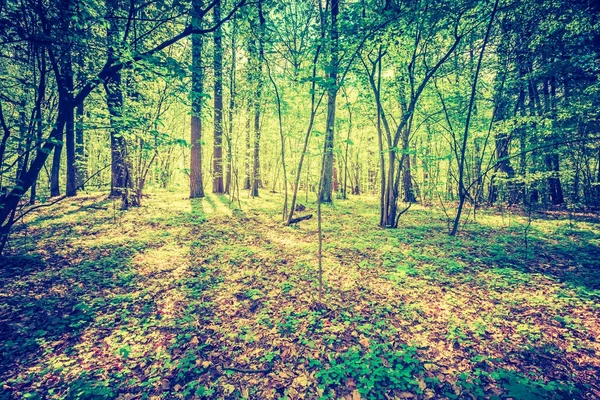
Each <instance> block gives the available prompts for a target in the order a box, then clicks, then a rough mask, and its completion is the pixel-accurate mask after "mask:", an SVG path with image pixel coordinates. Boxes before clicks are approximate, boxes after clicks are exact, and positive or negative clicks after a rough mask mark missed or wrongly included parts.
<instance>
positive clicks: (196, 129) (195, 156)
mask: <svg viewBox="0 0 600 400" xmlns="http://www.w3.org/2000/svg"><path fill="white" fill-rule="evenodd" d="M201 10H202V0H194V1H193V4H192V11H193V14H192V25H193V26H194V27H197V28H200V27H201V20H200V17H199V15H200V12H201ZM203 96H204V72H203V71H202V36H201V35H199V34H193V35H192V92H191V100H192V119H191V132H190V141H191V145H192V147H191V150H190V198H192V199H195V198H201V197H204V186H203V183H202V105H203Z"/></svg>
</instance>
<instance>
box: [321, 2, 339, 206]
mask: <svg viewBox="0 0 600 400" xmlns="http://www.w3.org/2000/svg"><path fill="white" fill-rule="evenodd" d="M340 1H341V0H331V30H330V39H331V59H330V63H329V70H330V72H329V87H328V89H327V122H326V127H325V148H324V150H323V151H324V158H323V176H322V177H321V179H322V186H323V187H322V190H321V192H320V196H321V197H320V200H321V202H323V203H331V200H332V191H333V182H332V180H333V145H334V136H335V132H334V131H335V105H336V104H335V103H336V98H337V91H338V87H337V85H338V81H337V69H338V26H337V25H338V24H337V18H338V14H339V6H340Z"/></svg>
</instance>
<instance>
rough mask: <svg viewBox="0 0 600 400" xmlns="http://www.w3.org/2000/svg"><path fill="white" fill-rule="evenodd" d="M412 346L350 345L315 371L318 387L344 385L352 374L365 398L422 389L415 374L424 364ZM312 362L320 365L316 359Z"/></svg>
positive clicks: (383, 397)
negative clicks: (329, 362) (393, 347)
mask: <svg viewBox="0 0 600 400" xmlns="http://www.w3.org/2000/svg"><path fill="white" fill-rule="evenodd" d="M416 356H417V349H416V348H415V347H408V346H405V347H402V348H401V349H399V350H393V349H392V348H391V346H390V345H388V344H373V345H371V346H369V347H368V348H365V347H363V346H358V345H357V346H352V347H350V348H349V349H348V350H347V351H346V352H344V353H341V354H338V355H336V356H334V358H333V359H331V364H330V365H329V366H328V367H325V368H323V369H321V370H319V371H317V373H316V374H315V377H316V378H317V380H318V382H319V385H320V387H321V388H322V389H323V390H324V391H325V393H326V394H327V389H334V390H335V389H336V388H338V387H340V386H343V385H345V384H346V383H347V381H348V380H349V379H350V378H352V379H353V380H354V382H355V383H356V389H357V390H358V392H359V393H360V395H361V396H362V398H365V399H374V400H377V399H385V398H386V393H388V394H389V391H390V390H398V391H410V392H413V393H421V388H420V387H419V382H418V377H419V376H420V375H422V374H423V372H424V368H423V365H422V364H421V362H420V361H419V360H418V359H417V358H416ZM310 363H311V365H314V366H318V367H323V366H322V365H321V362H320V361H318V360H310Z"/></svg>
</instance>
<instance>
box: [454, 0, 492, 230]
mask: <svg viewBox="0 0 600 400" xmlns="http://www.w3.org/2000/svg"><path fill="white" fill-rule="evenodd" d="M498 2H499V0H496V1H495V2H494V9H493V10H492V15H491V16H490V21H489V23H488V26H487V30H486V32H485V37H484V39H483V45H482V46H481V52H480V53H479V59H478V60H477V68H476V69H475V74H474V76H473V84H472V86H471V97H470V99H469V109H468V111H467V118H466V121H465V130H464V132H463V137H462V144H461V151H460V160H459V163H458V210H457V211H456V217H455V218H454V224H453V225H452V230H451V231H450V236H455V235H456V233H457V232H458V224H459V222H460V217H461V214H462V210H463V207H464V204H465V200H466V198H467V189H466V187H465V182H464V171H465V155H466V150H467V139H468V137H469V124H470V122H471V115H472V112H473V107H474V105H475V97H476V94H477V81H478V78H479V72H480V70H481V63H482V61H483V53H484V52H485V48H486V45H487V43H488V40H489V37H490V31H491V30H492V24H493V23H494V17H495V16H496V10H497V9H498Z"/></svg>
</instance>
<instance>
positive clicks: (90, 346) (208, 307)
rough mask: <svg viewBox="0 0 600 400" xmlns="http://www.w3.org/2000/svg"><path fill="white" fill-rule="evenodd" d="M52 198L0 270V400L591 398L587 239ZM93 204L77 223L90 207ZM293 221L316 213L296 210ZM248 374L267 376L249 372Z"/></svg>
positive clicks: (594, 327)
mask: <svg viewBox="0 0 600 400" xmlns="http://www.w3.org/2000/svg"><path fill="white" fill-rule="evenodd" d="M262 196H263V197H261V198H258V199H245V200H243V201H242V210H234V211H231V210H230V209H229V208H228V206H227V201H226V199H224V198H221V197H217V196H209V197H207V198H205V199H200V200H192V201H190V200H189V199H187V198H184V197H183V196H182V195H181V194H177V193H170V192H158V193H156V194H153V195H151V196H150V197H149V198H148V199H147V200H146V203H145V204H146V205H145V207H143V208H140V209H133V210H130V211H128V212H121V211H119V210H118V209H117V208H116V207H114V206H113V203H112V201H111V200H107V199H106V197H105V196H102V195H93V194H92V195H87V196H81V197H78V198H76V199H73V200H67V201H66V202H64V203H62V204H61V205H60V206H58V207H56V208H54V209H52V210H44V211H43V212H41V213H40V214H37V215H35V216H31V217H30V218H29V219H28V220H27V221H26V224H24V225H20V226H19V227H17V229H16V232H15V234H14V236H13V237H12V238H11V242H10V243H9V249H8V250H9V254H8V257H6V258H5V259H4V260H3V261H1V263H2V265H1V268H0V275H1V283H0V337H1V338H2V340H1V341H0V398H6V399H10V398H29V399H38V398H39V399H43V398H55V399H93V398H98V399H100V398H102V399H104V398H116V397H120V398H125V399H129V398H131V399H133V398H165V399H166V398H169V399H170V398H193V397H196V398H228V399H229V398H232V399H234V398H239V399H243V398H246V399H249V398H252V399H270V398H273V399H298V398H307V399H313V398H348V399H357V398H363V399H384V398H398V399H402V398H415V399H417V398H422V399H430V398H450V399H463V398H464V399H472V398H481V399H484V398H497V399H502V398H514V399H531V398H557V399H560V398H582V399H584V398H590V399H591V398H598V397H600V385H599V384H598V381H597V376H600V343H599V341H598V334H599V332H600V274H598V268H599V265H600V262H599V261H598V260H600V225H599V224H598V223H594V222H592V221H589V220H580V221H573V220H570V219H567V218H559V217H552V218H551V219H550V218H547V217H544V218H542V216H536V218H535V219H534V221H533V223H532V226H531V228H530V229H529V232H528V237H527V245H526V242H525V238H524V230H525V226H526V223H527V221H526V219H525V218H523V217H521V216H519V215H516V214H508V213H506V212H504V213H503V214H499V213H497V212H496V211H494V210H483V211H482V212H480V213H479V214H478V216H477V220H476V221H472V220H471V221H470V222H468V223H467V224H466V225H465V226H464V227H463V229H462V231H461V233H460V235H459V237H456V238H452V237H449V236H448V235H447V234H446V233H447V231H446V221H445V215H444V214H443V212H441V210H438V209H435V208H424V207H419V206H413V207H412V208H411V210H410V211H409V212H408V213H407V214H405V215H404V216H403V217H402V219H401V223H400V227H399V228H398V229H395V230H384V229H380V228H377V221H378V216H377V211H378V207H377V200H376V199H372V198H369V197H360V198H354V199H352V200H350V201H338V202H336V203H335V204H334V205H333V206H332V207H324V237H325V239H324V240H325V247H324V254H325V258H324V283H325V303H326V306H325V307H316V306H315V298H316V287H317V283H316V282H317V275H316V265H317V263H316V256H315V255H316V250H317V243H316V219H315V218H313V219H312V220H309V221H306V222H303V223H301V224H300V225H299V226H295V227H285V226H283V225H282V224H281V223H280V222H279V214H280V213H279V209H278V207H279V204H281V197H280V195H277V194H267V193H265V194H263V195H262ZM91 206H93V207H91ZM307 208H308V210H307V212H312V213H314V212H315V205H314V204H307ZM258 371H266V372H258Z"/></svg>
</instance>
